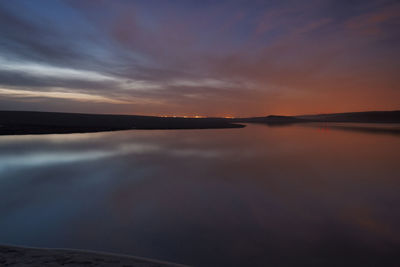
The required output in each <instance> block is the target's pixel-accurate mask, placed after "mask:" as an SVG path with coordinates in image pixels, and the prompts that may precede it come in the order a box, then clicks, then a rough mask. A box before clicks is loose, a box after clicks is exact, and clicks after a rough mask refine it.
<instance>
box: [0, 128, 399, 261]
mask: <svg viewBox="0 0 400 267" xmlns="http://www.w3.org/2000/svg"><path fill="white" fill-rule="evenodd" d="M347 125H350V124H346V125H345V126H340V125H339V126H338V127H327V126H326V125H316V124H307V125H292V126H290V125H288V126H275V127H270V126H267V125H256V124H249V125H247V127H245V128H243V129H220V130H161V131H157V130H152V131H146V130H137V131H135V130H133V131H118V132H104V133H89V134H65V135H37V136H32V135H27V136H1V137H0V243H3V244H14V245H24V246H38V247H57V248H60V247H62V248H74V249H90V250H100V251H107V252H117V253H123V254H130V255H135V256H141V257H148V258H155V259H160V260H167V261H172V262H178V263H183V264H190V265H196V266H235V265H236V266H265V265H270V266H288V265H289V266H293V265H296V266H301V265H304V266H310V265H319V266H354V265H364V266H375V265H377V266H389V265H393V266H394V265H396V263H397V264H398V263H399V258H398V252H399V251H400V227H399V226H400V208H399V206H400V157H399V153H400V135H398V134H395V133H393V132H392V131H380V130H378V131H373V130H371V129H370V127H369V126H368V128H366V130H362V128H361V130H360V128H358V126H357V125H356V126H354V127H347ZM374 127H375V126H374ZM379 127H383V126H376V128H377V129H379ZM397 266H400V265H397Z"/></svg>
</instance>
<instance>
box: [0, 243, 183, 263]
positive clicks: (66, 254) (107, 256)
mask: <svg viewBox="0 0 400 267" xmlns="http://www.w3.org/2000/svg"><path fill="white" fill-rule="evenodd" d="M0 265H1V266H71V267H72V266H104V267H111V266H116V267H118V266H121V267H122V266H125V267H128V266H131V267H155V266H170V267H173V266H175V267H183V266H188V265H183V264H178V263H172V262H167V261H161V260H155V259H149V258H143V257H136V256H130V255H124V254H115V253H108V252H99V251H91V250H78V249H64V248H39V247H27V246H15V245H4V244H0Z"/></svg>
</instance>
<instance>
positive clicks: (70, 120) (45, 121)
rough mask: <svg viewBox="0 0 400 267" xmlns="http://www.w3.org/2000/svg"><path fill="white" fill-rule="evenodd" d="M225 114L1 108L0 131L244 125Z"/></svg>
mask: <svg viewBox="0 0 400 267" xmlns="http://www.w3.org/2000/svg"><path fill="white" fill-rule="evenodd" d="M242 127H244V125H240V124H235V123H232V122H230V121H227V120H226V119H223V118H172V117H152V116H131V115H100V114H78V113H57V112H30V111H0V135H16V134H53V133H86V132H101V131H117V130H131V129H147V130H156V129H219V128H242Z"/></svg>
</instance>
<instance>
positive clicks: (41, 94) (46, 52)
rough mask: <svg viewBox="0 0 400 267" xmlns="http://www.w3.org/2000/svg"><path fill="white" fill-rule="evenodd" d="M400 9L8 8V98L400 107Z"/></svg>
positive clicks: (239, 108) (69, 0) (190, 108)
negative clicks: (399, 105)
mask: <svg viewBox="0 0 400 267" xmlns="http://www.w3.org/2000/svg"><path fill="white" fill-rule="evenodd" d="M399 14H400V4H399V3H398V2H397V1H378V0H377V1H374V0H370V1H330V0H323V1H315V0H310V1H250V2H249V1H218V2H216V1H201V3H200V1H178V0H177V1H168V3H167V2H166V1H155V0H154V1H153V0H151V1H124V0H119V1H88V0H83V1H82V0H80V1H76V0H65V1H46V0H40V1H35V2H32V1H24V0H18V1H7V2H2V3H0V24H1V25H2V26H1V28H0V98H3V103H5V102H7V100H6V99H13V103H16V102H18V99H19V100H21V101H22V100H23V101H24V103H26V101H29V99H31V100H32V99H33V98H34V97H35V101H34V102H35V103H40V107H43V108H45V109H47V108H46V107H48V108H49V109H53V105H50V102H52V101H53V102H54V101H56V100H55V99H56V98H57V97H59V98H57V101H61V103H64V105H63V108H64V109H65V110H75V109H76V108H78V107H79V108H82V106H81V105H80V104H79V103H78V102H79V101H78V99H76V98H78V96H75V95H73V96H71V95H68V94H65V92H70V93H82V94H86V95H85V96H84V99H83V100H82V101H89V102H91V99H90V96H93V97H94V98H93V101H92V102H93V103H92V104H88V105H89V107H90V105H98V102H99V101H100V102H101V101H103V102H104V103H103V104H104V112H108V113H109V112H130V113H147V114H150V113H152V114H154V113H201V114H205V113H207V114H205V115H213V114H225V113H230V114H243V115H245V114H261V113H264V112H265V113H267V112H282V113H290V112H296V113H297V112H300V113H304V112H316V111H319V110H320V109H322V108H323V107H327V108H328V109H329V110H330V111H344V110H346V109H347V110H348V109H352V110H360V109H361V110H362V109H365V108H366V109H382V108H392V109H393V108H396V107H397V108H398V104H397V103H396V102H394V99H396V97H398V96H399V94H400V93H399V87H398V83H399V78H398V75H397V72H398V69H399V67H400V66H399V63H398V62H399V59H400V58H399V54H400V53H399V49H398V47H399V45H400V37H399V31H398V27H399V26H400V20H399ZM1 90H3V91H1ZM18 90H19V91H26V92H27V95H26V97H23V94H22V95H21V93H18V92H17V91H18ZM33 91H34V92H36V94H34V93H33ZM46 92H63V93H64V94H60V95H56V94H53V95H52V96H51V97H49V98H48V99H47V100H46ZM13 94H15V95H13ZM65 97H66V98H65ZM68 97H71V99H68ZM121 99H124V101H125V102H126V103H125V102H124V104H122V103H120V100H121ZM343 99H347V101H343ZM114 100H117V101H116V102H115V101H114ZM10 101H11V100H10ZM63 101H64V102H63ZM82 101H80V102H82ZM113 101H114V102H115V103H113ZM9 103H10V102H9ZM128 103H131V105H129V104H128ZM140 103H142V105H141V104H140ZM10 105H11V104H8V105H7V107H9V106H10ZM32 105H33V104H32ZM32 105H30V106H29V107H31V106H32ZM11 106H12V105H11ZM20 106H21V105H18V107H20ZM22 106H23V105H22ZM27 107H28V105H27ZM85 110H86V109H85ZM93 110H96V112H97V109H95V108H94V106H93Z"/></svg>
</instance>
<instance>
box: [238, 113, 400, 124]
mask: <svg viewBox="0 0 400 267" xmlns="http://www.w3.org/2000/svg"><path fill="white" fill-rule="evenodd" d="M232 121H233V122H239V123H246V122H247V123H264V124H268V125H271V126H273V125H286V124H293V123H304V122H360V123H400V111H398V110H396V111H366V112H348V113H332V114H318V115H301V116H278V115H270V116H266V117H251V118H235V119H232Z"/></svg>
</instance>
